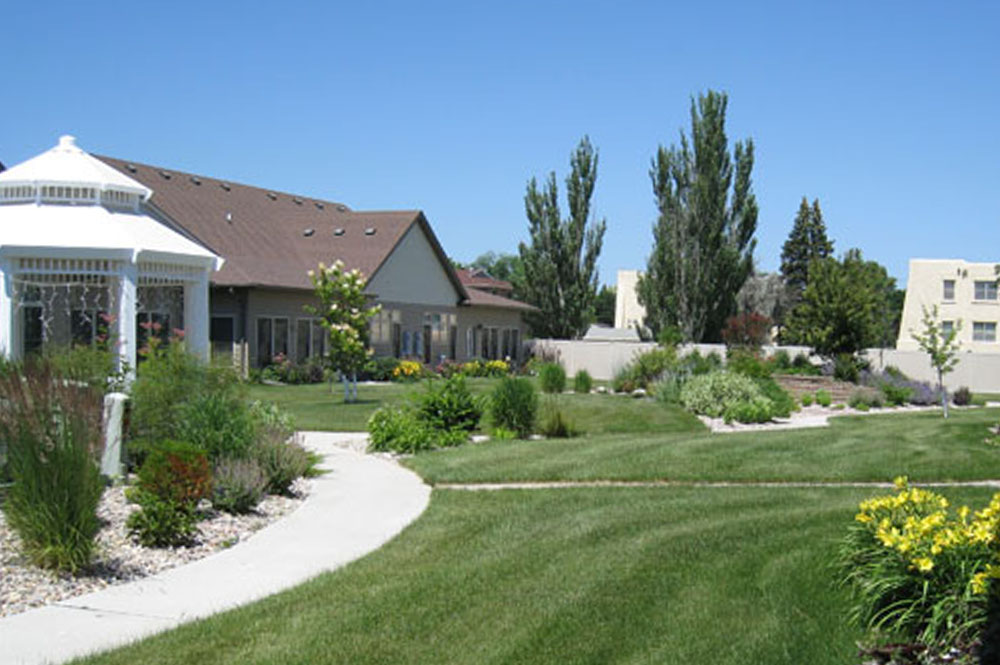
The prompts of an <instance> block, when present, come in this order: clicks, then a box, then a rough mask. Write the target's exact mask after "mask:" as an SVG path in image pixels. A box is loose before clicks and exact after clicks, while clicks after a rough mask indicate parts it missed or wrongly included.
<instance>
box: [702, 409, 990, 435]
mask: <svg viewBox="0 0 1000 665" xmlns="http://www.w3.org/2000/svg"><path fill="white" fill-rule="evenodd" d="M948 408H949V409H956V408H970V407H956V406H949V407H948ZM934 409H938V410H940V409H941V407H940V406H913V405H907V406H897V407H885V408H878V409H869V410H868V411H859V410H858V409H852V408H851V407H849V406H845V407H844V408H843V409H832V408H830V407H827V406H819V405H816V404H813V405H811V406H804V407H802V408H801V409H800V410H798V411H793V412H792V415H791V417H789V418H775V419H774V420H772V421H771V422H767V423H738V422H735V421H734V422H731V423H726V421H724V420H723V419H722V418H709V417H708V416H698V419H699V420H701V422H703V423H705V425H706V426H707V427H708V428H709V429H710V430H712V431H713V432H716V433H720V434H728V433H731V432H755V431H763V430H782V429H805V428H809V427H828V426H829V425H830V418H832V417H833V416H874V415H878V414H882V413H910V412H913V411H933V410H934Z"/></svg>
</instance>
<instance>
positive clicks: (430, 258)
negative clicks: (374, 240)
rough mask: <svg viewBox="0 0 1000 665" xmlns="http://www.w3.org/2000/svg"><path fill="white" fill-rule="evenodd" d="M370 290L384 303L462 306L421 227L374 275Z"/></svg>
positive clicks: (413, 229)
mask: <svg viewBox="0 0 1000 665" xmlns="http://www.w3.org/2000/svg"><path fill="white" fill-rule="evenodd" d="M366 290H367V291H368V292H369V293H373V294H375V296H376V297H377V298H378V299H379V301H380V302H398V303H419V304H422V305H436V306H438V307H454V306H455V304H456V303H458V292H457V291H456V290H455V287H454V285H453V284H452V283H451V280H450V279H448V274H447V273H446V272H445V270H444V267H443V266H442V265H441V262H440V261H439V260H438V257H437V254H436V253H435V252H434V249H433V248H432V247H431V243H430V241H429V240H428V239H427V236H426V235H425V234H424V232H423V230H422V229H421V227H420V225H418V224H414V225H413V226H411V227H410V230H409V231H407V232H406V235H404V236H403V239H402V240H400V241H399V244H398V245H396V248H395V249H394V250H393V252H392V254H390V255H389V257H388V258H387V259H386V260H385V262H384V263H383V264H382V266H381V267H380V268H379V269H378V272H376V273H375V274H374V275H372V277H371V279H370V280H369V281H368V286H367V289H366Z"/></svg>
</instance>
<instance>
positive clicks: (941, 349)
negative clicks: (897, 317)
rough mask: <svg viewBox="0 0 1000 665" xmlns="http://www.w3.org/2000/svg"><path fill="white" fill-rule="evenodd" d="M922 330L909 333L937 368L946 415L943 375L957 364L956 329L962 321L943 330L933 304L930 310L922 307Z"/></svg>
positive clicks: (960, 325) (946, 406)
mask: <svg viewBox="0 0 1000 665" xmlns="http://www.w3.org/2000/svg"><path fill="white" fill-rule="evenodd" d="M922 309H923V312H924V318H923V324H924V331H923V333H915V332H913V331H912V330H911V331H910V335H911V336H912V337H913V339H915V340H916V342H917V344H919V345H920V348H921V350H923V351H925V352H926V353H927V355H928V356H930V360H931V366H932V367H933V368H934V369H936V370H937V376H938V392H940V393H941V408H942V409H944V417H945V418H947V417H948V396H947V395H946V394H945V390H944V375H945V374H947V373H948V372H950V371H952V370H953V369H955V365H957V364H958V347H959V346H960V344H959V342H958V339H956V337H957V335H958V331H959V330H960V329H961V327H962V322H961V321H960V320H959V321H955V325H954V326H953V327H952V329H951V330H948V331H945V330H944V329H943V328H942V327H941V324H940V323H938V308H937V305H934V306H933V307H932V308H931V309H930V311H928V309H927V308H926V307H923V308H922Z"/></svg>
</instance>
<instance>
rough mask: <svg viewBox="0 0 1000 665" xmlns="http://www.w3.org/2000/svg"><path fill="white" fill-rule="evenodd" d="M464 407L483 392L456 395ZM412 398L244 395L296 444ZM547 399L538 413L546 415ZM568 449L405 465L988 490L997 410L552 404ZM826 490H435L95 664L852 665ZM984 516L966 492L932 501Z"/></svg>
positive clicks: (445, 477)
mask: <svg viewBox="0 0 1000 665" xmlns="http://www.w3.org/2000/svg"><path fill="white" fill-rule="evenodd" d="M471 385H472V387H473V389H474V390H476V391H478V392H485V391H488V390H489V389H491V387H492V385H494V382H492V381H488V380H476V381H474V382H472V384H471ZM414 390H420V387H419V386H412V385H410V386H400V385H392V386H377V387H362V391H361V397H362V399H363V400H365V401H363V402H362V403H361V404H358V405H356V406H345V405H343V404H342V403H340V400H339V397H338V396H337V395H338V394H339V393H335V394H334V395H333V396H331V395H330V393H329V391H328V388H327V387H325V386H299V387H282V388H271V387H266V386H259V387H254V388H253V395H254V397H256V398H259V399H271V400H272V401H276V402H278V403H279V404H281V405H282V406H284V407H285V408H287V409H289V410H290V411H292V412H293V414H294V415H295V417H296V419H297V421H298V426H299V427H300V428H303V429H313V428H315V429H361V428H363V425H364V421H365V420H366V419H367V416H368V414H369V413H370V412H371V411H372V410H374V409H375V408H376V407H377V406H378V405H379V404H382V403H393V402H400V401H402V400H405V399H406V395H407V394H408V393H410V392H412V391H414ZM549 399H551V398H543V402H547V400H549ZM557 399H558V404H559V406H560V408H562V409H563V410H564V412H565V413H566V414H567V415H569V416H570V418H571V419H572V420H573V421H574V422H575V424H576V425H577V426H578V427H580V428H582V429H583V430H585V431H586V432H587V434H586V435H584V436H581V437H578V438H574V439H568V440H549V441H503V442H487V443H483V444H469V445H466V446H462V447H459V448H455V449H450V450H443V451H437V452H431V453H426V454H420V455H417V456H415V457H412V458H409V459H408V460H406V462H405V463H406V464H408V465H409V466H410V467H412V468H413V469H415V470H416V471H417V472H418V473H420V474H421V475H423V476H424V477H425V478H426V479H428V480H429V481H430V482H445V481H449V482H468V481H503V480H553V479H565V480H575V479H579V480H587V479H590V480H593V479H632V480H649V479H672V480H684V481H698V480H737V481H751V480H789V481H794V480H887V479H891V478H892V477H893V476H895V475H898V474H901V473H905V474H908V475H910V476H911V478H913V479H914V480H917V481H929V480H947V479H971V478H993V477H998V476H1000V469H998V464H997V461H998V460H997V458H998V456H1000V450H998V449H996V448H994V447H991V446H989V445H986V444H984V443H983V438H984V436H985V429H986V426H987V425H989V424H992V423H995V422H996V421H997V420H998V418H1000V410H997V409H991V410H982V409H977V410H962V411H958V412H955V413H954V415H953V417H952V418H950V419H948V420H947V421H945V420H944V419H943V418H941V416H940V414H939V413H932V412H928V413H915V414H913V413H911V414H894V415H887V416H864V417H842V418H837V419H835V420H834V421H833V426H832V427H830V428H825V429H817V430H798V431H787V432H763V433H748V434H731V435H710V434H708V433H707V431H706V430H705V428H704V427H703V426H702V425H701V424H700V423H699V422H698V421H697V420H696V419H694V418H692V417H691V416H690V415H687V414H685V413H683V412H682V411H679V410H678V409H674V408H667V407H664V406H663V405H661V404H659V403H657V402H655V401H653V400H634V399H629V398H623V397H613V396H604V395H579V396H576V395H562V396H559V397H558V398H557ZM878 493H881V492H878V491H876V492H873V491H870V490H865V489H847V488H829V487H827V488H808V489H802V488H764V487H743V488H740V487H728V488H694V487H674V486H663V487H655V488H611V487H607V488H590V489H587V488H576V489H537V490H504V491H494V492H467V491H460V490H444V489H438V490H435V492H434V493H433V495H432V500H431V504H430V507H429V508H428V510H427V512H426V513H425V514H424V515H423V516H422V517H421V518H420V519H418V520H417V521H416V522H415V523H414V524H412V525H411V526H410V527H408V528H407V529H406V530H405V531H404V532H403V533H402V534H401V535H400V536H399V537H397V538H396V539H394V540H393V541H392V542H390V543H389V544H388V545H386V546H385V547H383V548H381V549H380V550H378V551H376V552H374V553H372V554H370V555H368V556H366V557H364V558H362V559H360V560H359V561H356V562H355V563H353V564H351V565H349V566H347V567H345V568H343V569H341V570H338V571H336V572H334V573H330V574H327V575H323V576H321V577H319V578H316V579H315V580H313V581H311V582H308V583H306V584H304V585H301V586H299V587H297V588H295V589H291V590H289V591H287V592H284V593H281V594H278V595H276V596H273V597H271V598H268V599H265V600H263V601H261V602H258V603H254V604H252V605H249V606H247V607H245V608H241V609H238V610H234V611H231V612H227V613H223V614H221V615H218V616H215V617H212V618H210V619H207V620H204V621H199V622H196V623H193V624H190V625H187V626H184V627H181V628H179V629H177V630H174V631H170V632H168V633H165V634H162V635H160V636H157V637H154V638H151V639H148V640H144V641H142V642H139V643H138V644H135V645H132V646H129V647H127V648H124V649H119V650H116V651H114V652H111V653H109V654H105V655H102V656H98V657H94V658H90V659H87V660H86V661H84V662H87V663H94V664H102V665H103V664H112V663H122V664H124V663H134V662H143V663H145V662H155V663H177V664H180V663H192V662H196V663H208V664H215V663H219V664H223V663H232V664H234V665H235V664H239V665H249V664H255V663H275V664H277V663H281V664H284V663H303V664H305V663H319V664H324V663H352V664H354V663H361V664H364V663H593V664H595V665H597V664H603V663H629V664H639V663H668V664H671V663H677V664H678V665H680V664H683V665H699V664H702V663H704V664H712V665H716V664H719V663H722V664H725V663H733V664H740V665H743V664H753V663H760V664H762V665H778V664H785V663H788V664H792V663H795V664H798V663H810V664H811V665H812V664H823V663H830V664H831V665H832V664H834V663H836V664H841V663H850V662H854V661H855V660H856V647H855V642H856V641H857V640H858V639H860V638H861V631H860V630H859V629H857V628H856V627H853V626H851V625H849V624H848V623H847V618H846V617H847V609H848V608H847V598H846V596H845V593H844V592H843V591H842V590H840V589H838V588H837V587H836V585H835V578H836V576H835V573H834V571H833V570H832V563H833V557H834V553H835V550H836V545H837V542H838V541H839V539H840V538H842V537H843V535H844V533H845V531H846V529H847V526H848V525H849V524H850V523H851V520H852V517H853V514H854V512H855V510H856V507H857V503H858V502H859V501H860V500H862V499H863V498H866V497H868V496H872V495H873V494H878ZM943 493H944V494H945V495H946V496H948V497H949V498H950V499H952V501H953V502H969V503H971V504H972V505H973V506H975V507H979V506H982V505H983V504H985V503H986V501H987V500H988V498H989V496H990V495H991V492H990V491H989V490H985V489H964V490H945V491H943Z"/></svg>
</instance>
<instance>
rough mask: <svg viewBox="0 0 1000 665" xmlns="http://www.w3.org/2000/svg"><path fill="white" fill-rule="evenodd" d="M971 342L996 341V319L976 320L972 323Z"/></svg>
mask: <svg viewBox="0 0 1000 665" xmlns="http://www.w3.org/2000/svg"><path fill="white" fill-rule="evenodd" d="M972 341H973V342H995V341H997V324H996V321H976V322H974V323H973V324H972Z"/></svg>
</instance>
